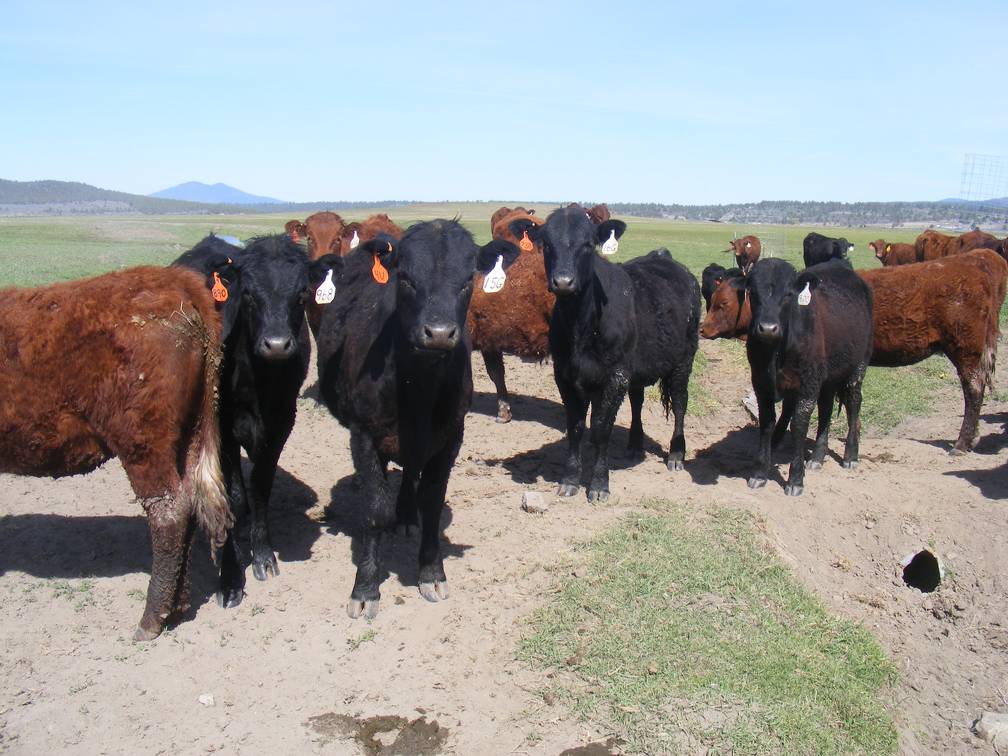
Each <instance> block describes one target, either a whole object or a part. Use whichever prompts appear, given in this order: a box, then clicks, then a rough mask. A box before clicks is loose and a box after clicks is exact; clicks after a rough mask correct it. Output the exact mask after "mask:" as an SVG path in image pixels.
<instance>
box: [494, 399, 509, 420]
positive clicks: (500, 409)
mask: <svg viewBox="0 0 1008 756" xmlns="http://www.w3.org/2000/svg"><path fill="white" fill-rule="evenodd" d="M497 422H498V423H510V422H511V405H509V404H505V403H504V402H498V403H497Z"/></svg>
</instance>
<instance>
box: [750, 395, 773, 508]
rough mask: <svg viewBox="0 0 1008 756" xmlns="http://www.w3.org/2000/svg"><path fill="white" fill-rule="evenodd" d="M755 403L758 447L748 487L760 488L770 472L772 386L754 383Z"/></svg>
mask: <svg viewBox="0 0 1008 756" xmlns="http://www.w3.org/2000/svg"><path fill="white" fill-rule="evenodd" d="M753 389H754V390H755V391H756V403H757V404H758V405H759V430H760V437H759V448H758V450H757V452H756V470H755V471H754V472H753V474H752V475H750V476H749V488H762V487H763V486H765V485H766V482H767V476H768V475H769V474H770V438H771V435H772V433H773V429H774V421H775V420H776V419H777V408H776V406H775V403H774V394H773V387H772V386H771V387H770V388H769V389H767V388H766V387H764V386H762V385H761V386H757V385H755V381H754V383H753Z"/></svg>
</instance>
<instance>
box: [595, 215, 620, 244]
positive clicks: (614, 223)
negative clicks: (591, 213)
mask: <svg viewBox="0 0 1008 756" xmlns="http://www.w3.org/2000/svg"><path fill="white" fill-rule="evenodd" d="M624 231H626V223H624V222H623V221H621V220H612V219H610V220H607V221H605V222H604V223H599V224H598V225H597V226H595V243H596V244H602V243H603V242H605V240H606V239H608V238H609V235H610V234H616V238H617V239H619V238H620V237H621V236H623V232H624Z"/></svg>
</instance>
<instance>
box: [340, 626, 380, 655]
mask: <svg viewBox="0 0 1008 756" xmlns="http://www.w3.org/2000/svg"><path fill="white" fill-rule="evenodd" d="M377 637H378V632H377V631H376V630H365V631H364V632H363V633H361V634H360V635H358V636H357V637H356V638H347V639H346V644H347V648H349V649H350V650H351V651H356V650H357V649H358V648H360V647H361V646H363V645H364V644H365V643H370V642H371V641H373V640H374V639H375V638H377Z"/></svg>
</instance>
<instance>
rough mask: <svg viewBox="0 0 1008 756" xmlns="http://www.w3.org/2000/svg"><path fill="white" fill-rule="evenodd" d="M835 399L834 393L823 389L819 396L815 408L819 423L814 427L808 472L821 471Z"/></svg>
mask: <svg viewBox="0 0 1008 756" xmlns="http://www.w3.org/2000/svg"><path fill="white" fill-rule="evenodd" d="M835 398H836V394H835V392H833V391H830V390H829V389H823V390H822V393H821V394H819V402H818V404H817V406H816V410H817V412H818V414H819V423H818V425H817V427H816V438H815V446H813V447H812V458H811V459H810V460H809V462H808V469H809V470H821V469H822V466H823V462H824V461H825V460H826V451H827V449H828V448H829V431H830V421H831V420H832V419H833V400H834V399H835Z"/></svg>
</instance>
